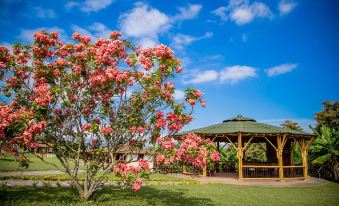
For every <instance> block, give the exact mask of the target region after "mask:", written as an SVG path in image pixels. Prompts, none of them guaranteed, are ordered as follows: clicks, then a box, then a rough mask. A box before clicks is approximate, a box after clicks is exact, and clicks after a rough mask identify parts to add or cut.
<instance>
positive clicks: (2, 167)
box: [0, 153, 62, 172]
mask: <svg viewBox="0 0 339 206" xmlns="http://www.w3.org/2000/svg"><path fill="white" fill-rule="evenodd" d="M28 159H29V160H30V161H31V162H30V164H29V167H28V168H27V169H25V168H21V167H19V160H17V161H15V158H14V157H13V156H11V155H9V154H8V153H7V154H6V155H5V157H3V156H0V171H6V172H7V171H35V170H57V168H56V167H55V166H53V165H50V164H46V163H44V162H43V161H41V160H40V159H39V158H37V157H35V156H33V155H28ZM44 160H45V161H46V162H49V163H52V164H55V165H57V166H58V167H59V168H62V166H61V163H60V161H59V160H58V159H57V158H56V157H45V158H44Z"/></svg>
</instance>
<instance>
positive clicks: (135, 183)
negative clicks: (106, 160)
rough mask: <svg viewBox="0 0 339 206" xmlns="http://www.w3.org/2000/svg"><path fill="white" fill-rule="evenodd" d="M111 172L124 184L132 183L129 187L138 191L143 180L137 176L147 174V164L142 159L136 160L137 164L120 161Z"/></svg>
mask: <svg viewBox="0 0 339 206" xmlns="http://www.w3.org/2000/svg"><path fill="white" fill-rule="evenodd" d="M113 172H114V173H115V174H116V176H117V177H119V178H120V180H121V181H122V182H124V183H125V184H126V185H130V184H132V185H131V187H132V189H133V190H134V191H139V190H140V188H141V184H142V182H143V181H142V179H141V178H140V177H139V176H140V175H143V174H148V172H149V164H148V162H147V161H146V160H143V159H141V160H139V161H138V166H132V165H126V164H124V163H120V164H119V165H118V166H117V167H116V168H114V170H113Z"/></svg>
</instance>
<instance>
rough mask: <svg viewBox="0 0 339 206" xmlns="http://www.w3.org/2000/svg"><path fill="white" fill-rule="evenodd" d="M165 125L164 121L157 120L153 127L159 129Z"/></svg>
mask: <svg viewBox="0 0 339 206" xmlns="http://www.w3.org/2000/svg"><path fill="white" fill-rule="evenodd" d="M165 125H166V120H165V119H158V120H157V123H156V124H155V126H156V127H159V128H161V127H163V126H165Z"/></svg>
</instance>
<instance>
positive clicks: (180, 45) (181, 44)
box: [171, 32, 213, 50]
mask: <svg viewBox="0 0 339 206" xmlns="http://www.w3.org/2000/svg"><path fill="white" fill-rule="evenodd" d="M211 37H213V33H212V32H206V33H205V35H203V36H200V37H194V36H191V35H186V34H176V35H175V36H174V37H173V39H172V42H171V46H173V47H174V48H176V49H178V50H181V49H184V48H185V47H186V46H188V45H189V44H191V43H192V42H194V41H199V40H202V39H206V38H211Z"/></svg>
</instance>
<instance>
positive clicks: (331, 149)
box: [311, 126, 339, 181]
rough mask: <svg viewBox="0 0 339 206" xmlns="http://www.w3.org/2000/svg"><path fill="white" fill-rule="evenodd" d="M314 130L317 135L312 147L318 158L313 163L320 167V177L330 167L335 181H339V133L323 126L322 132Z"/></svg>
mask: <svg viewBox="0 0 339 206" xmlns="http://www.w3.org/2000/svg"><path fill="white" fill-rule="evenodd" d="M312 130H313V132H314V133H315V134H316V135H317V138H316V139H315V141H314V143H313V146H312V147H311V152H313V153H314V154H315V155H317V158H316V159H314V160H313V161H312V163H313V164H318V165H320V168H319V170H318V173H319V175H320V172H321V170H322V169H323V168H324V167H325V166H328V167H329V169H330V172H331V173H332V175H333V176H334V179H335V181H339V163H338V156H339V131H335V129H331V128H329V127H326V126H322V127H321V128H320V132H318V131H317V130H315V129H313V128H312Z"/></svg>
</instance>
